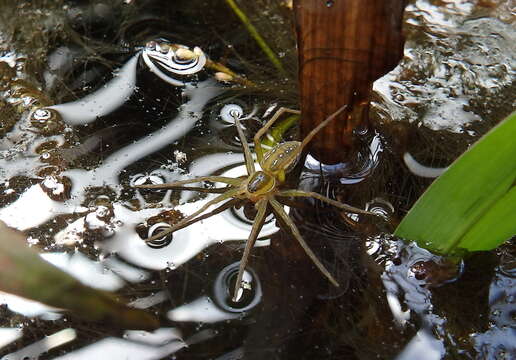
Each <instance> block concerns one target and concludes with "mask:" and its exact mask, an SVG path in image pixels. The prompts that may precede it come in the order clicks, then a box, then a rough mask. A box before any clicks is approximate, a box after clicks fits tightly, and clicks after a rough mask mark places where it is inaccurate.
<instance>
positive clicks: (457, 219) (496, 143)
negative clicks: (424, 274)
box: [394, 113, 516, 254]
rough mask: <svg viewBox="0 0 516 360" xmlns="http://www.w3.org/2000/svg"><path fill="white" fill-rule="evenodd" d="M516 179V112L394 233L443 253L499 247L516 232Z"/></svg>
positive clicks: (453, 167)
mask: <svg viewBox="0 0 516 360" xmlns="http://www.w3.org/2000/svg"><path fill="white" fill-rule="evenodd" d="M515 180H516V113H514V114H512V115H510V116H509V117H508V118H506V119H505V120H504V121H503V122H501V123H500V124H499V125H498V126H496V127H495V128H494V129H492V130H491V131H490V132H489V133H488V134H486V135H485V136H484V137H482V138H481V139H480V140H479V141H478V142H477V143H476V144H475V145H474V146H473V147H471V149H469V150H468V151H466V152H465V153H464V154H463V155H462V156H461V157H459V158H458V159H457V160H456V161H455V162H454V163H453V164H452V165H451V166H450V168H449V169H448V170H447V171H446V172H445V173H444V174H442V175H441V176H440V177H439V178H438V179H437V180H436V181H434V182H433V183H432V185H431V186H430V187H429V188H428V189H427V191H426V192H425V193H424V194H423V195H422V196H421V197H420V198H419V200H418V201H417V202H416V203H415V204H414V206H413V207H412V209H411V210H410V211H409V213H408V214H407V215H406V216H405V218H404V219H403V221H402V222H401V223H400V225H399V226H398V228H397V229H396V231H395V233H394V234H395V235H397V236H400V237H403V238H406V239H410V240H414V241H416V242H417V243H418V244H419V245H421V246H423V247H426V248H428V249H430V250H432V251H435V252H438V253H442V254H450V253H453V252H455V251H459V250H461V249H465V250H469V251H477V250H490V249H493V248H495V247H496V246H498V245H499V244H501V243H503V242H504V241H505V240H507V239H508V238H510V237H511V236H512V235H514V234H516V221H515V220H516V219H515V214H516V212H515V209H516V208H515V206H516V205H515V203H516V201H514V200H515V196H516V195H515V192H514V183H515Z"/></svg>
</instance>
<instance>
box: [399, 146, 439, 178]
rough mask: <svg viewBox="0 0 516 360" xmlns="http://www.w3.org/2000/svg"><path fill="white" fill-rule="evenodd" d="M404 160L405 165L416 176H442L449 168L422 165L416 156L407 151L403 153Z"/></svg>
mask: <svg viewBox="0 0 516 360" xmlns="http://www.w3.org/2000/svg"><path fill="white" fill-rule="evenodd" d="M403 161H404V162H405V165H406V166H407V168H408V169H409V170H410V172H411V173H412V174H414V175H416V176H419V177H424V178H436V177H439V176H441V175H442V174H443V173H444V172H445V171H446V170H447V169H448V168H447V167H445V168H434V167H429V166H425V165H422V164H420V163H418V162H417V160H416V159H414V157H413V156H412V155H411V154H410V153H408V152H406V153H404V154H403Z"/></svg>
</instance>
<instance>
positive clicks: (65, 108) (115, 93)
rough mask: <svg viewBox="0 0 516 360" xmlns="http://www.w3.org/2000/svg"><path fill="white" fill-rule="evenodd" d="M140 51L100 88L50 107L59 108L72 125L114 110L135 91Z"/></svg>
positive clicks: (80, 123) (91, 120) (91, 119)
mask: <svg viewBox="0 0 516 360" xmlns="http://www.w3.org/2000/svg"><path fill="white" fill-rule="evenodd" d="M140 53H141V52H140ZM140 53H138V54H136V55H135V56H133V57H132V58H131V59H129V61H128V62H127V63H125V65H124V66H122V67H121V68H120V69H119V70H118V72H117V73H115V74H114V78H113V79H112V80H111V81H109V82H108V83H107V84H105V85H104V86H103V87H102V88H100V89H99V90H97V91H95V92H94V93H92V94H89V95H86V96H85V97H84V98H82V99H79V100H77V101H73V102H69V103H65V104H59V105H53V106H49V108H51V109H55V110H57V111H58V112H59V113H60V114H61V116H62V117H63V120H64V122H66V123H67V124H70V125H84V124H87V123H90V122H93V121H95V120H96V119H97V118H98V117H100V116H104V115H107V114H109V113H110V112H112V111H114V110H115V109H117V108H118V107H120V106H121V105H122V104H123V103H124V102H126V101H127V100H128V99H129V97H130V96H131V95H132V93H133V92H134V89H135V85H136V65H137V64H138V57H139V56H140Z"/></svg>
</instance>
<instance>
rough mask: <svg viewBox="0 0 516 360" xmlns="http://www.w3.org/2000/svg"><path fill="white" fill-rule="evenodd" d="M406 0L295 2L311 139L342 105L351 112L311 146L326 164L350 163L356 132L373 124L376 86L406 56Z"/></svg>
mask: <svg viewBox="0 0 516 360" xmlns="http://www.w3.org/2000/svg"><path fill="white" fill-rule="evenodd" d="M405 2H406V0H294V11H295V16H296V27H297V29H296V30H297V39H298V50H299V78H300V86H301V112H302V118H301V132H302V135H303V136H305V135H306V134H308V133H309V132H310V131H311V129H313V128H314V127H316V126H317V124H319V123H320V122H321V121H323V120H324V119H325V118H326V117H328V116H329V115H330V114H332V113H333V112H335V110H337V109H338V108H339V107H341V106H342V105H345V104H348V105H349V106H348V110H347V111H346V112H344V113H343V114H341V115H340V116H339V118H338V119H337V121H334V122H332V123H331V124H330V125H329V126H327V127H326V128H324V129H323V130H322V131H321V132H320V134H318V135H317V137H316V138H315V139H314V140H313V142H312V144H311V149H312V153H314V155H315V156H316V157H317V158H318V159H319V160H320V161H322V162H324V163H337V162H342V161H346V160H348V159H349V155H350V153H351V151H352V148H353V130H354V129H355V128H357V126H359V125H361V124H365V125H366V124H367V117H368V107H369V96H370V93H371V89H372V85H373V82H374V81H375V80H376V79H378V78H379V77H381V76H383V75H384V74H386V73H387V72H389V71H390V70H392V69H393V68H394V67H395V66H396V65H397V63H398V62H399V60H400V59H401V57H402V53H403V37H402V33H401V24H402V15H403V9H404V6H405Z"/></svg>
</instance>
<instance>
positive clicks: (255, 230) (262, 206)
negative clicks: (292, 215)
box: [233, 199, 267, 302]
mask: <svg viewBox="0 0 516 360" xmlns="http://www.w3.org/2000/svg"><path fill="white" fill-rule="evenodd" d="M256 205H257V208H258V212H257V214H256V217H255V218H254V222H253V227H252V229H251V233H250V234H249V238H248V239H247V243H246V244H245V249H244V254H243V255H242V259H240V267H239V268H238V275H237V279H236V283H235V290H234V292H233V301H235V302H236V301H238V290H240V288H241V286H242V277H243V276H244V270H245V267H246V265H247V261H248V260H249V254H250V253H251V249H252V248H253V246H254V243H255V242H256V239H257V238H258V234H259V233H260V230H261V229H262V226H263V222H264V220H265V214H266V210H267V200H266V199H262V200H260V201H258V202H257V203H256Z"/></svg>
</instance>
